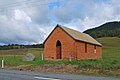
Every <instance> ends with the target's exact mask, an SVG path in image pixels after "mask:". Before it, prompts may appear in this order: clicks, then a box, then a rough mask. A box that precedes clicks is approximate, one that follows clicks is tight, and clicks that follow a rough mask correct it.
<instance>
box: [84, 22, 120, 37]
mask: <svg viewBox="0 0 120 80" xmlns="http://www.w3.org/2000/svg"><path fill="white" fill-rule="evenodd" d="M84 33H87V34H89V35H91V36H92V37H94V38H100V37H120V22H117V21H114V22H108V23H105V24H103V25H101V26H98V27H96V28H93V29H88V30H86V31H84Z"/></svg>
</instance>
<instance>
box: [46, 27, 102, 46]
mask: <svg viewBox="0 0 120 80" xmlns="http://www.w3.org/2000/svg"><path fill="white" fill-rule="evenodd" d="M56 27H60V28H61V29H62V30H63V31H65V32H66V33H67V34H68V35H69V36H70V37H72V38H73V39H74V40H78V41H83V42H86V43H90V44H95V45H99V46H102V44H100V43H99V42H98V41H96V40H95V39H94V38H92V37H91V36H90V35H88V34H85V33H81V32H79V31H76V30H73V29H70V28H67V27H65V26H62V25H57V26H56ZM56 27H55V28H54V30H55V29H56ZM54 30H53V31H54ZM53 31H52V32H53ZM52 32H51V34H52ZM51 34H50V35H51ZM50 35H49V36H50ZM49 36H48V37H47V39H48V38H49ZM47 39H46V40H47ZM46 40H45V41H44V43H45V42H46Z"/></svg>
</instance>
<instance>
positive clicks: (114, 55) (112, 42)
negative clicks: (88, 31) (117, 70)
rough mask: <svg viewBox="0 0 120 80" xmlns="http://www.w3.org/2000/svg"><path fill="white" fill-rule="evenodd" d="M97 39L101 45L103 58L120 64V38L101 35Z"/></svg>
mask: <svg viewBox="0 0 120 80" xmlns="http://www.w3.org/2000/svg"><path fill="white" fill-rule="evenodd" d="M97 41H99V42H100V43H101V44H102V45H103V60H104V61H108V62H113V63H115V64H117V65H120V38H117V37H103V38H97Z"/></svg>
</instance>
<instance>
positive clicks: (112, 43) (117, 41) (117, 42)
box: [97, 37, 120, 47]
mask: <svg viewBox="0 0 120 80" xmlns="http://www.w3.org/2000/svg"><path fill="white" fill-rule="evenodd" d="M97 41H99V42H100V43H101V44H102V45H103V46H107V47H120V38H118V37H102V38H97Z"/></svg>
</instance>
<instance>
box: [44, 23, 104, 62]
mask: <svg viewBox="0 0 120 80" xmlns="http://www.w3.org/2000/svg"><path fill="white" fill-rule="evenodd" d="M85 36H86V37H85ZM88 39H89V37H88V35H86V34H84V33H80V32H78V31H75V30H72V29H69V28H66V27H61V26H60V25H57V26H56V27H55V28H54V30H53V31H52V32H51V34H50V35H49V36H48V37H47V39H46V40H45V41H44V59H45V60H69V59H70V58H71V59H72V60H80V59H97V58H102V47H101V44H100V43H98V42H97V41H95V40H94V39H93V38H90V41H89V40H88ZM92 40H93V42H92Z"/></svg>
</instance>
